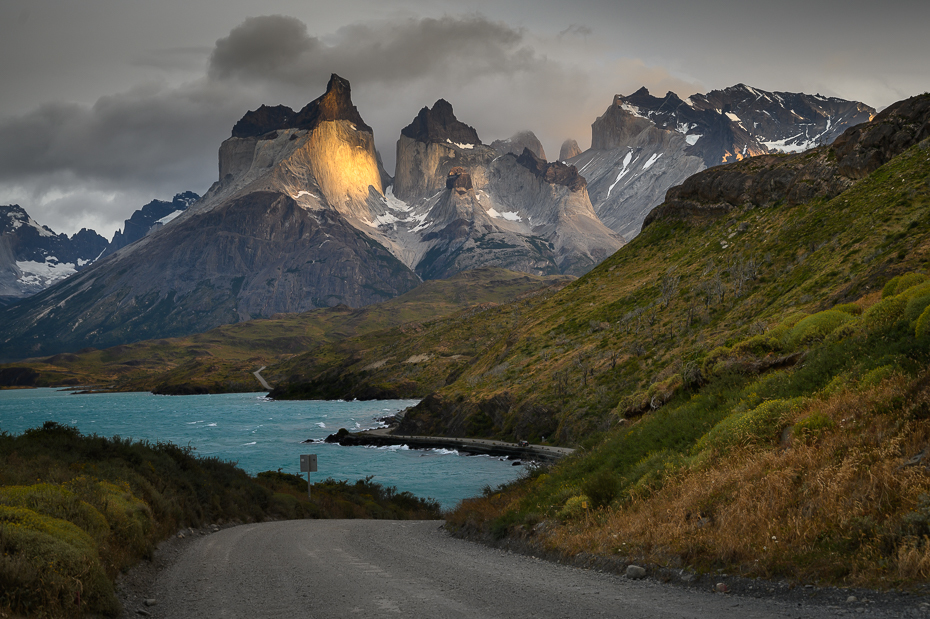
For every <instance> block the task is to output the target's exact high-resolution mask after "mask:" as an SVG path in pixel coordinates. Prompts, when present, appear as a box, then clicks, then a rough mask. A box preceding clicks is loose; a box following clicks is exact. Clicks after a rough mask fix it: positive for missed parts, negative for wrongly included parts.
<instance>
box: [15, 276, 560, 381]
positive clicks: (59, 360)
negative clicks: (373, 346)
mask: <svg viewBox="0 0 930 619" xmlns="http://www.w3.org/2000/svg"><path fill="white" fill-rule="evenodd" d="M571 279H572V278H570V277H566V276H556V277H536V276H532V275H526V274H524V273H516V272H513V271H507V270H505V269H499V268H491V267H488V268H483V269H476V270H474V271H468V272H464V273H460V274H458V275H456V276H454V277H452V278H449V279H447V280H434V281H429V282H424V283H423V284H421V285H420V286H418V287H417V288H415V289H414V290H412V291H410V292H408V293H406V294H404V295H402V296H400V297H397V298H394V299H391V300H389V301H387V302H385V303H381V304H377V305H370V306H367V307H363V308H360V309H353V308H349V307H346V306H345V305H340V306H337V307H333V308H329V309H322V310H315V311H311V312H306V313H302V314H280V315H278V316H275V317H273V318H270V319H264V320H252V321H248V322H243V323H236V324H232V325H225V326H222V327H218V328H216V329H212V330H210V331H207V332H206V333H201V334H198V335H193V336H188V337H182V338H172V339H160V340H148V341H144V342H138V343H135V344H127V345H124V346H115V347H113V348H107V349H104V350H97V349H86V350H83V351H80V352H78V353H74V354H72V353H63V354H58V355H54V356H52V357H46V358H44V359H32V360H28V361H25V362H22V361H21V362H17V363H12V364H7V365H5V366H0V386H8V387H11V386H20V387H26V386H29V387H57V386H78V385H80V386H86V387H91V388H94V389H100V390H108V391H156V392H158V393H167V394H185V393H231V392H250V391H258V390H260V389H261V385H260V384H259V383H258V381H257V380H256V378H255V377H254V376H253V375H252V372H254V371H255V370H257V369H259V368H260V367H262V366H264V365H271V364H273V363H276V362H279V361H281V360H282V359H287V358H289V357H292V356H293V355H295V354H297V353H300V352H304V351H306V350H313V349H314V348H315V347H317V346H320V345H321V344H325V343H327V342H331V341H338V340H341V339H344V338H348V337H352V336H356V335H361V334H366V333H370V332H374V331H379V330H383V329H385V328H388V327H392V326H395V325H401V324H405V323H415V322H417V321H423V320H430V319H434V318H436V317H439V316H444V315H447V314H453V313H456V312H458V311H461V310H462V309H463V308H467V307H469V306H474V305H480V304H483V303H484V304H498V303H504V302H506V301H510V300H512V299H513V298H515V297H518V296H520V295H522V294H525V293H527V292H530V291H534V290H538V289H540V288H546V287H548V286H550V285H562V284H564V283H567V282H569V281H571Z"/></svg>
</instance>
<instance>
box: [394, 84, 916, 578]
mask: <svg viewBox="0 0 930 619" xmlns="http://www.w3.org/2000/svg"><path fill="white" fill-rule="evenodd" d="M918 101H919V102H922V105H923V106H924V109H925V110H926V109H928V108H930V96H927V95H925V96H924V97H921V98H918ZM918 127H921V129H920V131H922V132H923V134H922V135H924V136H926V134H927V133H928V129H927V124H926V120H924V121H923V123H922V124H918ZM886 135H893V132H888V133H886ZM835 154H836V153H835V151H833V149H820V150H818V151H814V152H811V153H807V154H805V155H802V156H801V157H806V158H809V159H810V160H815V159H817V158H820V159H822V161H823V162H824V164H825V165H828V164H829V162H830V161H831V158H832V157H835ZM785 159H786V162H787V163H789V164H790V165H798V161H799V159H797V158H785ZM760 165H761V166H778V165H780V163H779V162H778V161H773V162H771V163H765V162H758V161H752V160H750V161H749V162H743V163H741V164H737V165H736V166H730V167H729V171H728V170H723V171H722V172H720V171H718V172H714V174H716V175H717V176H718V178H719V177H721V176H724V175H726V174H728V173H730V172H732V170H739V169H740V168H741V167H742V168H744V169H751V167H752V166H760ZM769 169H771V168H769ZM693 178H697V177H693ZM928 207H930V139H927V138H926V137H924V139H923V141H921V142H919V143H918V144H916V145H914V146H912V147H910V148H908V149H907V150H905V151H904V152H903V153H901V154H899V155H897V156H895V157H893V158H890V160H889V161H887V163H885V164H884V165H882V166H880V167H878V168H877V169H875V170H874V171H873V172H871V173H870V174H868V175H867V176H865V178H862V179H861V180H859V181H857V182H855V183H850V184H849V186H848V188H846V189H845V190H843V191H841V192H840V193H838V194H837V195H835V196H833V197H829V196H821V197H814V198H812V199H810V200H808V201H800V202H794V203H792V202H790V201H782V202H779V201H775V203H773V204H770V205H768V206H752V207H740V206H738V205H733V204H729V205H721V204H720V203H713V204H709V205H708V208H707V209H706V210H704V211H701V210H697V209H694V208H691V207H689V208H686V209H676V208H675V205H674V204H670V203H667V204H666V208H665V213H664V214H663V216H661V217H655V218H653V221H652V223H651V224H650V225H648V226H647V227H646V229H645V230H644V231H643V233H642V234H641V235H640V236H639V237H637V238H636V239H635V240H634V241H633V242H632V243H630V245H628V246H627V247H625V248H624V249H623V250H621V251H620V252H618V253H617V254H616V255H615V256H613V257H612V258H611V259H610V260H608V261H607V262H606V263H604V264H603V265H601V267H599V268H598V269H596V270H595V271H594V272H592V273H591V274H590V275H589V276H587V277H585V278H582V279H581V280H579V281H578V282H576V283H575V284H573V285H571V286H569V287H567V288H566V289H565V290H564V291H562V292H561V293H560V294H559V295H556V296H554V297H553V298H551V299H549V300H547V301H545V302H544V303H542V304H540V306H538V307H537V308H535V309H534V310H533V317H534V318H536V321H535V322H531V320H532V319H530V318H528V319H527V324H526V326H524V327H523V330H522V331H521V334H520V336H519V337H517V338H516V339H515V341H513V343H512V345H511V346H510V347H509V351H508V352H506V353H505V354H501V355H500V356H499V357H498V358H496V359H494V362H496V363H499V364H508V365H507V367H508V368H513V369H514V371H515V375H516V376H518V377H519V376H521V375H523V374H526V373H527V372H534V371H535V374H536V376H537V377H538V378H537V379H536V384H537V385H538V386H539V387H538V392H537V393H536V394H531V392H530V390H527V389H522V388H521V387H520V381H519V379H518V378H517V379H516V380H515V379H513V378H511V379H510V381H509V382H508V383H506V384H505V383H504V381H502V380H499V378H498V376H497V375H495V373H493V372H486V373H484V374H479V375H477V376H479V377H480V378H479V380H476V381H475V386H476V388H477V389H479V390H480V394H479V395H478V396H477V397H478V398H479V399H477V401H475V400H472V401H468V400H464V401H462V403H461V404H459V405H458V406H456V405H455V404H451V405H450V404H449V403H450V402H452V403H455V402H456V400H457V398H458V397H459V394H461V393H463V392H464V386H460V385H458V384H453V385H450V386H449V387H447V388H445V389H444V390H442V391H441V392H440V393H439V394H437V395H436V396H432V397H431V398H429V399H427V401H425V402H424V403H423V404H421V407H420V408H421V409H425V410H421V411H420V412H419V413H418V414H417V415H414V418H413V419H412V420H411V423H418V424H420V425H421V426H422V427H426V428H433V427H438V426H441V424H442V423H447V422H448V420H452V421H454V420H455V419H456V415H457V414H458V415H464V416H465V418H466V419H468V418H469V417H470V418H475V416H476V415H481V414H482V413H484V414H486V415H487V419H488V422H487V424H488V426H487V427H490V429H491V432H492V433H500V434H505V433H507V432H509V431H511V429H512V428H513V427H514V425H513V424H514V421H513V420H514V419H516V420H519V419H520V418H521V415H522V414H523V411H524V410H526V408H525V405H523V404H522V403H523V402H525V401H533V402H535V403H536V404H535V405H536V406H548V407H551V408H552V409H553V410H555V411H557V412H556V414H555V415H554V419H555V420H557V421H558V427H557V428H556V429H555V434H554V436H555V437H556V439H557V440H561V441H565V442H576V443H578V444H580V445H582V446H583V447H584V449H583V450H581V451H580V452H578V453H576V455H575V456H573V457H572V458H571V459H569V460H567V461H564V462H563V463H561V464H560V465H558V466H556V467H553V468H552V469H551V470H548V471H543V470H539V471H537V473H536V474H535V475H533V476H531V477H530V478H528V479H525V480H523V481H521V482H519V483H516V484H513V485H511V486H508V487H505V488H500V489H490V488H489V489H488V491H487V492H486V495H485V496H484V497H479V498H476V499H472V500H468V501H465V502H463V503H462V504H461V505H460V506H459V508H458V509H457V510H456V512H455V513H454V514H452V515H451V516H450V517H449V519H448V520H449V523H450V526H452V528H454V529H456V530H459V531H462V532H472V533H474V532H480V533H483V534H487V535H491V536H495V537H502V536H508V535H509V536H517V537H520V538H522V539H524V540H525V541H526V542H527V543H529V544H533V545H536V546H538V547H541V548H545V549H547V550H549V551H551V552H555V553H562V554H565V555H575V554H577V553H580V552H586V553H592V554H594V555H606V556H612V557H617V558H618V559H620V560H621V561H629V562H637V563H641V564H642V563H645V564H648V565H651V566H656V567H658V566H669V567H690V568H692V569H694V570H697V571H698V572H704V571H707V572H711V571H713V572H716V571H717V570H719V571H723V572H727V573H730V574H738V575H743V576H748V577H756V576H761V577H769V578H771V577H777V578H789V579H792V580H800V581H803V582H814V583H821V584H825V583H833V584H846V585H849V584H857V585H868V586H875V587H894V586H904V587H915V586H921V585H922V583H925V582H926V580H927V578H930V498H928V497H930V475H928V471H930V468H928V467H930V459H928V453H930V449H928V447H927V446H928V445H930V371H928V369H927V368H928V367H930V281H928V277H927V267H928V259H930V255H928V251H930V210H928ZM546 304H558V306H559V308H560V310H558V311H557V310H556V309H555V308H554V307H553V308H551V309H549V310H547V309H546V307H545V306H546ZM559 338H562V339H561V341H560V339H559ZM540 340H541V342H540ZM502 350H503V348H502ZM546 351H549V352H550V358H549V360H548V362H547V360H546V357H545V353H546ZM488 366H491V362H486V363H485V367H488ZM491 367H493V366H491ZM506 371H509V369H508V370H506ZM506 371H505V372H504V374H506ZM472 376H474V375H472ZM468 379H469V372H466V373H465V374H463V380H465V381H467V380H468ZM547 385H552V386H551V387H547ZM504 389H507V390H508V391H509V392H510V393H511V394H513V395H511V396H510V397H511V398H512V402H515V403H516V404H515V405H512V406H511V407H510V408H508V409H504V410H499V411H498V412H497V414H496V415H495V414H494V413H495V411H494V409H492V408H490V407H488V406H487V405H486V404H483V402H487V401H488V400H489V398H491V397H493V396H494V394H497V397H500V395H499V394H500V393H502V392H503V390H504ZM430 400H434V401H435V403H433V404H431V405H430ZM425 405H430V406H429V407H426V406H425ZM550 432H551V430H550Z"/></svg>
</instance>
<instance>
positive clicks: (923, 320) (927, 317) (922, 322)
mask: <svg viewBox="0 0 930 619" xmlns="http://www.w3.org/2000/svg"><path fill="white" fill-rule="evenodd" d="M914 335H915V336H916V337H923V336H925V335H930V306H928V307H926V308H924V311H923V312H921V314H920V316H918V317H917V325H916V326H915V327H914Z"/></svg>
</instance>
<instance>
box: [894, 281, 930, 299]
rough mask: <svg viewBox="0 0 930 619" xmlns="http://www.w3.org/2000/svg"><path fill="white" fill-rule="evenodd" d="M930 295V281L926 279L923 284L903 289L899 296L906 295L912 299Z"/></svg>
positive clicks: (905, 296) (906, 297)
mask: <svg viewBox="0 0 930 619" xmlns="http://www.w3.org/2000/svg"><path fill="white" fill-rule="evenodd" d="M926 295H930V281H926V282H924V283H922V284H917V285H916V286H911V287H909V288H907V289H905V290H902V291H901V292H900V293H899V295H898V296H901V297H904V298H905V299H907V300H908V301H910V300H911V299H916V298H917V297H923V296H926Z"/></svg>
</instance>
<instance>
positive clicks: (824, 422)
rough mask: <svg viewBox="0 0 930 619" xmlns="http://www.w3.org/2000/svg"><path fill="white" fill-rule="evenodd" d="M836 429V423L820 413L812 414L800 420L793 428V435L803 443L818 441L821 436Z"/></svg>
mask: <svg viewBox="0 0 930 619" xmlns="http://www.w3.org/2000/svg"><path fill="white" fill-rule="evenodd" d="M834 427H836V423H835V422H834V421H833V420H832V419H831V418H829V417H827V416H826V415H824V414H823V413H820V412H815V413H811V414H810V415H807V416H805V417H803V418H801V419H799V420H798V422H797V423H796V424H794V426H792V428H791V435H792V436H793V437H794V438H797V439H800V440H802V441H816V440H817V439H818V438H820V436H821V435H822V434H823V433H824V432H826V431H827V430H830V429H832V428H834Z"/></svg>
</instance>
